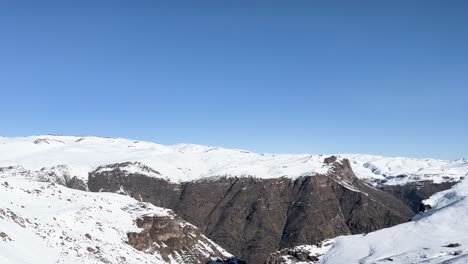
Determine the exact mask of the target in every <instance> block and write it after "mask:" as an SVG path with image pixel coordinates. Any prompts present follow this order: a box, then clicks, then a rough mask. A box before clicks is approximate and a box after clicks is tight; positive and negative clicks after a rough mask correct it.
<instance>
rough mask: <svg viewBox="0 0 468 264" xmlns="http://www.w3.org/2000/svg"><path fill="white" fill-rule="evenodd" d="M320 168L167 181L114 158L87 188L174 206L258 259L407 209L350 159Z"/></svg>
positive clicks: (390, 219)
mask: <svg viewBox="0 0 468 264" xmlns="http://www.w3.org/2000/svg"><path fill="white" fill-rule="evenodd" d="M327 162H328V163H329V164H331V165H332V166H331V169H330V171H329V172H328V173H326V174H323V175H311V176H303V177H299V178H297V179H290V178H274V179H257V178H253V177H218V178H210V179H206V180H198V181H192V182H186V183H182V184H176V183H170V182H167V181H166V180H164V179H159V178H155V177H148V176H146V175H144V173H133V174H132V173H128V172H127V173H125V172H124V171H123V170H121V169H119V167H120V166H118V165H117V166H116V165H113V167H112V169H106V170H102V169H101V170H99V171H94V172H91V173H90V174H89V181H88V186H89V189H90V190H91V191H112V192H124V193H127V194H129V195H131V196H133V197H135V198H137V199H139V200H140V199H141V200H143V201H145V202H151V203H153V204H155V205H157V206H162V207H167V208H171V209H173V210H174V211H175V212H176V213H177V214H178V215H180V216H181V217H182V218H183V219H184V220H187V221H189V222H191V223H192V224H194V225H196V226H198V227H199V228H200V229H201V231H202V232H203V233H205V234H206V235H207V236H208V237H210V238H211V239H213V240H214V241H215V242H216V243H218V244H219V245H221V246H222V247H223V248H225V249H226V250H228V251H229V252H231V253H233V254H235V255H236V256H239V257H241V258H244V259H246V261H247V263H254V264H256V263H264V262H265V260H266V259H267V257H268V256H269V254H270V253H272V252H275V251H277V250H279V249H282V248H290V247H294V246H298V245H304V244H309V245H310V244H316V243H318V242H320V241H323V240H325V239H327V238H332V237H335V236H339V235H346V234H357V233H366V232H371V231H374V230H377V229H381V228H385V227H389V226H392V225H396V224H399V223H402V222H406V221H408V220H409V219H410V218H411V216H412V215H413V212H411V210H410V209H409V208H408V207H407V206H405V205H404V204H403V203H402V202H401V201H399V200H397V199H396V198H394V197H393V196H392V195H390V194H388V193H385V192H383V191H381V190H378V189H375V188H373V187H372V186H370V185H368V184H366V183H364V182H362V181H360V180H359V179H358V178H356V176H355V175H354V173H353V171H352V169H351V166H350V164H349V161H348V160H337V159H334V158H331V159H327Z"/></svg>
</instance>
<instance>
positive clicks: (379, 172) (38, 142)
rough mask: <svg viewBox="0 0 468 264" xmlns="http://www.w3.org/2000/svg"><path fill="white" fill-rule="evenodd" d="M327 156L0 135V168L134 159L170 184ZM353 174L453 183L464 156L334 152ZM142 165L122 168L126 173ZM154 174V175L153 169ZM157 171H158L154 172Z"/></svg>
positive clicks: (465, 171)
mask: <svg viewBox="0 0 468 264" xmlns="http://www.w3.org/2000/svg"><path fill="white" fill-rule="evenodd" d="M328 156H331V154H324V155H311V154H300V155H290V154H262V153H253V152H249V151H245V150H237V149H225V148H219V147H209V146H201V145H193V144H178V145H172V146H165V145H161V144H158V143H152V142H144V141H137V140H129V139H123V138H103V137H79V136H78V137H77V136H54V135H40V136H31V137H16V138H7V137H0V167H7V166H15V165H21V166H23V167H24V168H25V169H26V170H34V171H38V170H41V169H42V168H43V167H54V166H57V165H66V166H67V167H68V169H69V174H70V175H71V176H77V177H79V178H81V179H84V180H85V179H86V178H87V176H88V173H89V172H90V171H92V170H94V169H96V168H98V167H99V166H103V165H108V164H115V163H125V162H138V163H135V164H143V165H144V166H147V167H148V168H150V169H151V170H153V171H154V172H153V171H151V172H148V173H149V174H150V175H151V176H154V177H161V178H167V179H170V180H171V181H174V182H180V181H191V180H197V179H202V178H206V177H215V176H224V175H231V176H244V175H245V176H253V177H258V178H279V177H291V178H295V177H299V176H303V175H314V174H324V173H326V172H327V171H328V170H329V169H330V166H329V165H327V164H324V162H323V161H324V158H326V157H328ZM338 156H340V158H347V159H349V160H350V161H351V166H352V168H353V170H354V172H355V174H356V176H358V177H359V178H363V179H367V180H369V181H372V182H374V183H383V184H404V183H406V182H409V181H422V180H432V181H435V182H443V181H458V180H460V179H461V178H463V177H465V176H467V175H468V162H467V161H466V160H456V161H447V160H436V159H414V158H404V157H383V156H376V155H353V154H340V155H338ZM141 168H142V166H140V165H138V166H133V167H130V166H129V168H128V171H129V173H130V172H131V171H132V170H133V171H141ZM156 172H157V173H156ZM158 173H159V174H158Z"/></svg>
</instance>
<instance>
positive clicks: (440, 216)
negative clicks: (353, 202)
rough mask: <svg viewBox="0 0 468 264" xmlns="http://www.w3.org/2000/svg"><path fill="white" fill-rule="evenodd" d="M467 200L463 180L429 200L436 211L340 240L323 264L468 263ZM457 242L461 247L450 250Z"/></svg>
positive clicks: (467, 186)
mask: <svg viewBox="0 0 468 264" xmlns="http://www.w3.org/2000/svg"><path fill="white" fill-rule="evenodd" d="M467 197H468V180H463V181H461V182H460V183H458V184H457V185H455V186H454V187H453V188H451V189H449V190H446V191H443V192H440V193H437V194H435V195H433V196H432V197H431V198H429V199H428V200H426V201H425V202H424V203H426V204H431V205H432V209H431V210H429V211H427V212H425V213H422V214H420V215H417V216H416V217H414V218H413V221H411V222H408V223H404V224H400V225H397V226H394V227H391V228H386V229H382V230H379V231H376V232H372V233H369V234H364V235H353V236H341V237H337V238H336V239H335V242H334V244H333V247H332V248H331V249H330V250H329V251H328V252H327V253H326V254H325V256H323V258H322V261H321V263H322V264H328V263H333V264H339V263H402V264H404V263H468V221H467V219H468V199H467ZM454 243H460V244H461V245H460V246H457V247H447V245H449V244H454ZM390 260H392V262H390Z"/></svg>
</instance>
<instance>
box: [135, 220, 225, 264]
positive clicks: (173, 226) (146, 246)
mask: <svg viewBox="0 0 468 264" xmlns="http://www.w3.org/2000/svg"><path fill="white" fill-rule="evenodd" d="M137 226H138V227H140V228H143V231H142V232H139V233H128V234H127V236H128V244H130V245H131V246H133V247H134V248H136V249H137V250H140V251H145V252H148V253H152V252H158V253H159V254H161V255H162V257H163V259H164V260H166V261H168V262H169V261H170V257H172V258H174V259H176V260H179V261H180V262H181V263H194V264H195V263H207V262H208V261H210V260H212V259H218V258H219V259H225V258H227V256H226V254H223V252H221V251H220V250H221V249H220V248H218V247H217V246H216V245H215V244H213V243H212V242H211V241H209V240H208V239H207V238H206V237H205V236H203V235H202V234H201V232H200V231H199V230H198V229H197V228H196V227H194V226H192V225H190V224H187V223H186V222H184V221H182V219H180V218H178V217H174V216H171V217H168V216H144V217H143V218H140V219H137Z"/></svg>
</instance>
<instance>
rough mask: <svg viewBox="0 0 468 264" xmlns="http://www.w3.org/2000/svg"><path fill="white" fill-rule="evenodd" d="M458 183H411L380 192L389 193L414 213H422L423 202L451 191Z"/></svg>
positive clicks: (386, 188) (383, 187)
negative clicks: (437, 194) (443, 192)
mask: <svg viewBox="0 0 468 264" xmlns="http://www.w3.org/2000/svg"><path fill="white" fill-rule="evenodd" d="M455 184H457V182H442V183H434V182H432V181H420V182H409V183H407V184H405V185H385V186H381V187H379V189H380V190H382V191H385V192H388V193H390V194H392V195H393V196H395V197H396V198H397V199H399V200H401V201H402V202H403V203H405V204H406V205H408V206H409V207H410V208H411V210H413V212H414V213H418V212H419V211H422V210H423V209H422V208H421V202H422V201H423V200H425V199H428V198H429V197H431V195H433V194H435V193H438V192H441V191H445V190H447V189H450V188H451V187H452V186H453V185H455Z"/></svg>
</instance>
